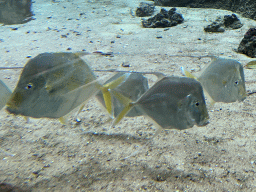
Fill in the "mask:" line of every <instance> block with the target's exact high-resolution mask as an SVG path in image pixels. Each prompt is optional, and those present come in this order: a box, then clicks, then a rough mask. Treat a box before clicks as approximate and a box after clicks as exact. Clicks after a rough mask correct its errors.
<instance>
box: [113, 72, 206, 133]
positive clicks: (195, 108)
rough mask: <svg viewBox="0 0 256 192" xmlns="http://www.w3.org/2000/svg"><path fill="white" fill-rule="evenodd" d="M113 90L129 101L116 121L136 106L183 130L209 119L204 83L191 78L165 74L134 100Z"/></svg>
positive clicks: (162, 123) (165, 125) (162, 124)
mask: <svg viewBox="0 0 256 192" xmlns="http://www.w3.org/2000/svg"><path fill="white" fill-rule="evenodd" d="M113 93H114V94H115V95H116V96H117V97H118V98H119V99H120V100H122V101H123V102H125V103H126V107H125V108H124V110H123V111H122V112H121V113H120V114H119V115H118V116H117V117H116V119H115V120H114V122H113V125H116V124H117V123H118V122H119V121H120V120H121V119H122V118H123V117H124V116H125V114H126V113H127V112H128V111H129V110H130V109H131V108H132V107H134V106H136V107H138V108H139V109H140V110H141V112H143V114H144V115H146V116H148V117H149V118H150V119H152V120H153V121H154V122H155V123H156V124H158V125H159V126H160V127H161V128H163V129H180V130H182V129H187V128H191V127H193V126H194V125H197V126H204V125H206V124H207V123H208V119H209V115H208V112H207V109H206V105H205V99H204V94H203V89H202V86H201V84H200V83H199V82H198V81H196V80H194V79H191V78H186V77H163V78H162V79H161V80H159V81H158V82H157V83H155V84H154V85H153V86H152V87H151V88H150V89H149V90H148V91H147V92H145V93H144V94H143V95H142V96H141V97H140V98H139V99H138V100H137V101H135V102H132V101H131V100H130V99H128V98H126V97H123V96H122V95H120V94H118V93H117V92H115V91H114V90H113Z"/></svg>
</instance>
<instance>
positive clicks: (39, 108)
mask: <svg viewBox="0 0 256 192" xmlns="http://www.w3.org/2000/svg"><path fill="white" fill-rule="evenodd" d="M81 55H83V54H82V53H68V52H60V53H41V54H39V55H37V56H36V57H34V58H32V59H30V60H29V61H28V62H27V63H26V65H25V67H24V68H23V70H22V73H21V75H20V78H19V81H18V83H17V86H16V88H15V89H14V91H13V93H12V94H11V97H10V99H9V101H8V102H7V104H6V106H7V107H6V109H7V111H8V112H9V113H11V114H14V115H22V116H25V117H33V118H59V120H60V121H61V122H62V123H63V124H66V121H65V119H64V116H65V115H66V114H68V113H69V112H70V111H72V110H73V109H74V108H76V107H78V106H79V105H81V104H82V103H84V102H85V101H87V100H88V99H89V98H91V97H92V96H94V95H95V94H97V92H98V91H102V92H103V95H104V99H105V102H106V106H107V109H108V111H111V106H112V104H111V97H110V93H109V91H108V89H109V87H104V86H102V85H101V84H100V83H99V82H98V81H97V78H96V76H95V74H94V73H93V71H92V70H91V69H90V67H89V66H88V64H87V63H86V62H85V61H84V60H82V59H81V58H80V56H81ZM118 80H119V79H118ZM120 82H121V80H120ZM113 83H116V82H113ZM113 83H112V84H113ZM117 85H118V84H117ZM108 86H110V87H111V85H108Z"/></svg>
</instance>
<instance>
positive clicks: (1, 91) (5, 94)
mask: <svg viewBox="0 0 256 192" xmlns="http://www.w3.org/2000/svg"><path fill="white" fill-rule="evenodd" d="M11 94H12V91H11V89H10V88H9V86H8V85H6V83H5V82H4V80H3V79H1V78H0V110H1V109H2V108H3V107H4V106H5V105H6V103H7V101H8V100H9V98H10V97H11Z"/></svg>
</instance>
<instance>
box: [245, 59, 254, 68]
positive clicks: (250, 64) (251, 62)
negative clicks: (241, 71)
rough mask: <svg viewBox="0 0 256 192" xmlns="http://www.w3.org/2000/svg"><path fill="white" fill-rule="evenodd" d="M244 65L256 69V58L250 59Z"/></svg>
mask: <svg viewBox="0 0 256 192" xmlns="http://www.w3.org/2000/svg"><path fill="white" fill-rule="evenodd" d="M244 67H245V68H246V69H256V60H253V61H250V62H249V63H247V64H246V65H245V66H244Z"/></svg>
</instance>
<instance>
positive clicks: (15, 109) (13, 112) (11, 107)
mask: <svg viewBox="0 0 256 192" xmlns="http://www.w3.org/2000/svg"><path fill="white" fill-rule="evenodd" d="M6 110H7V111H8V112H9V113H11V114H13V115H19V114H20V113H19V112H18V111H17V108H16V107H15V106H11V105H7V106H6Z"/></svg>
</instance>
